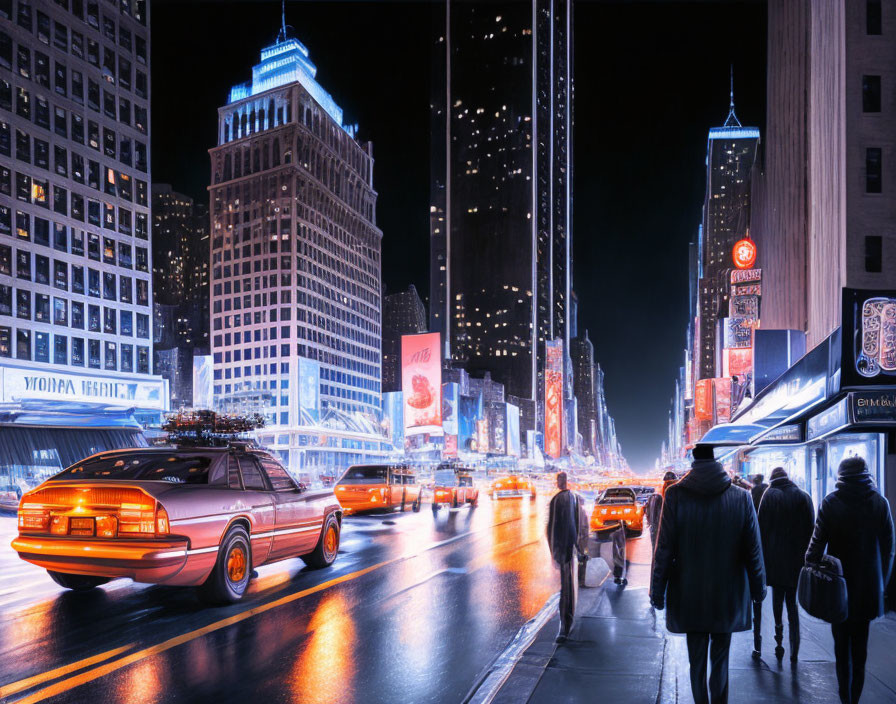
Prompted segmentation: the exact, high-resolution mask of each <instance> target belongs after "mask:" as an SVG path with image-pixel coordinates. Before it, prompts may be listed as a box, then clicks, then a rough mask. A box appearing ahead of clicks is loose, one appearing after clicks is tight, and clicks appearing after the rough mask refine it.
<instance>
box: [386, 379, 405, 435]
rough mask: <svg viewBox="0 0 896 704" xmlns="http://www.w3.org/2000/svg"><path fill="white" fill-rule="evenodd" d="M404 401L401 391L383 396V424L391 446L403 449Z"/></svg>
mask: <svg viewBox="0 0 896 704" xmlns="http://www.w3.org/2000/svg"><path fill="white" fill-rule="evenodd" d="M403 404H404V400H403V396H402V393H401V391H387V392H386V393H384V394H383V423H384V424H385V427H386V434H387V436H388V437H389V438H390V439H391V440H392V444H393V445H394V446H395V447H396V448H398V449H401V448H403V447H404V405H403Z"/></svg>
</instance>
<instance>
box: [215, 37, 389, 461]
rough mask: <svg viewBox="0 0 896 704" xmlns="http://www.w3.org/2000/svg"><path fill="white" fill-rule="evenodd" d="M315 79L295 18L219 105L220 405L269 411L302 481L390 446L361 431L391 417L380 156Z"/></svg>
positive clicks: (272, 434) (273, 434) (273, 433)
mask: <svg viewBox="0 0 896 704" xmlns="http://www.w3.org/2000/svg"><path fill="white" fill-rule="evenodd" d="M315 73H316V68H315V66H314V64H313V63H312V62H311V60H310V58H309V54H308V50H307V49H306V48H305V46H304V45H303V44H302V43H301V42H300V41H298V39H295V38H293V37H292V36H290V35H289V34H288V33H287V31H286V27H285V22H284V27H283V29H282V30H281V32H280V34H279V36H278V37H277V40H276V41H275V43H273V44H272V45H271V46H268V47H266V48H264V49H262V51H261V61H260V63H258V64H257V65H256V66H255V67H254V68H253V69H252V80H251V81H249V82H247V83H243V84H240V85H236V86H234V87H233V88H232V89H231V91H230V96H229V99H228V101H227V103H226V104H225V105H224V106H223V107H221V108H219V110H218V145H217V146H215V147H213V148H212V149H211V150H209V153H210V155H211V183H212V185H211V186H210V189H209V190H210V210H211V214H210V223H211V251H210V254H211V289H212V295H211V306H212V311H211V317H212V330H211V337H212V342H211V348H212V355H213V363H214V389H213V391H214V398H215V405H216V407H217V408H218V409H219V410H222V411H228V412H246V411H257V412H260V413H262V414H263V415H264V417H265V419H266V427H265V429H264V434H265V437H269V438H271V439H272V443H273V444H272V449H274V450H275V451H277V452H279V453H280V454H281V456H282V457H283V458H284V460H285V461H287V462H288V466H289V468H290V470H291V471H293V472H296V473H300V472H302V471H305V470H308V469H309V468H313V467H318V466H323V465H325V464H327V463H329V468H330V469H331V470H332V468H333V467H345V466H348V464H350V463H352V462H358V461H362V460H363V459H365V458H366V457H369V456H370V455H369V454H368V453H369V452H380V451H381V450H382V449H383V448H382V441H383V436H382V435H380V434H378V432H377V433H373V434H367V435H365V434H364V432H362V430H363V429H365V428H367V429H369V428H375V429H378V428H379V420H380V412H381V388H380V378H381V368H382V367H381V360H380V354H381V320H380V311H381V298H380V296H381V284H380V279H381V277H380V245H381V239H382V233H381V232H380V230H379V229H378V228H377V226H376V222H375V215H374V212H375V206H376V192H375V191H374V190H373V152H372V146H371V145H370V144H369V143H363V142H360V141H358V140H357V139H356V138H355V127H354V126H352V125H348V124H346V123H345V122H344V121H343V115H342V110H341V108H340V107H339V106H338V105H337V104H336V103H335V101H334V100H333V99H332V98H331V97H330V95H329V94H328V93H327V92H326V91H325V90H324V89H323V88H322V87H321V85H320V84H319V83H318V82H317V81H316V80H315V78H314V76H315ZM328 419H330V420H332V425H333V428H334V432H333V433H332V434H328V433H326V432H325V429H324V430H323V431H320V427H318V426H320V425H321V424H323V425H326V422H327V420H328ZM337 426H339V427H345V428H349V427H350V428H351V432H350V434H349V435H350V436H345V437H344V438H343V439H344V442H343V441H342V440H338V438H339V437H340V436H339V435H338V433H337V432H336V431H337V430H338V428H337ZM346 432H348V431H346ZM365 432H366V431H365ZM359 436H360V439H359ZM334 439H335V443H336V444H335V446H333V444H332V443H333V442H334ZM314 448H319V449H321V451H323V450H324V449H327V448H332V449H327V452H328V453H329V454H328V455H327V457H326V458H324V459H322V455H321V454H320V453H317V452H315V450H314Z"/></svg>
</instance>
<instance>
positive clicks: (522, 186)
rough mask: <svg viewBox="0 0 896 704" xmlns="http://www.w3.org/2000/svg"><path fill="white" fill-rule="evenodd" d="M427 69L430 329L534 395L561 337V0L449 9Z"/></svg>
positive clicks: (567, 22) (565, 237)
mask: <svg viewBox="0 0 896 704" xmlns="http://www.w3.org/2000/svg"><path fill="white" fill-rule="evenodd" d="M433 73H434V78H433V96H432V101H431V118H432V156H431V164H432V166H431V168H432V176H431V178H432V183H431V187H432V189H431V190H432V192H431V198H432V202H431V207H430V214H431V233H430V234H431V262H430V271H431V276H430V282H431V290H430V329H431V330H433V331H439V332H442V333H443V339H444V341H445V356H446V358H447V359H450V360H451V361H452V362H453V363H456V364H460V365H464V366H466V367H467V368H468V369H469V370H470V372H471V373H476V374H482V373H484V372H485V371H490V372H491V373H492V374H493V375H494V377H495V379H496V380H498V381H500V382H501V383H503V384H504V385H505V386H506V388H507V391H508V393H509V394H512V395H514V396H516V397H519V398H525V399H532V400H535V398H536V397H537V395H538V393H539V388H538V387H539V383H538V379H539V373H540V371H541V368H542V367H543V356H544V343H545V341H546V340H553V339H561V340H563V342H564V349H565V350H568V349H569V340H570V310H569V308H570V296H571V281H572V262H571V247H572V230H571V223H572V196H571V184H572V149H571V135H572V4H571V2H568V1H567V0H529V1H527V2H487V3H472V2H458V1H456V0H449V2H447V3H446V4H445V7H444V12H439V14H438V16H437V18H436V20H435V50H434V60H433Z"/></svg>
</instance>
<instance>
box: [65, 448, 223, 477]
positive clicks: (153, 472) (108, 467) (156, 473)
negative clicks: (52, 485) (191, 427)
mask: <svg viewBox="0 0 896 704" xmlns="http://www.w3.org/2000/svg"><path fill="white" fill-rule="evenodd" d="M210 466H211V458H210V457H208V456H207V455H169V454H166V453H163V452H135V453H128V454H126V455H122V454H116V455H98V456H96V457H91V458H89V459H86V460H84V461H83V462H79V463H78V464H75V465H72V466H71V467H69V468H68V469H65V470H63V471H62V472H60V473H59V474H57V475H56V476H55V477H53V478H54V479H102V480H135V479H139V480H141V481H143V480H157V481H163V482H171V483H172V484H208V469H209V467H210Z"/></svg>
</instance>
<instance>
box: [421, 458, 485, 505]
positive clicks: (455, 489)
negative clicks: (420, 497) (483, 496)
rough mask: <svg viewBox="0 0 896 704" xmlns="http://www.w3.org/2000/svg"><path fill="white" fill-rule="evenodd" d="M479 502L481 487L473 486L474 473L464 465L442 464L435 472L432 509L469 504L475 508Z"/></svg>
mask: <svg viewBox="0 0 896 704" xmlns="http://www.w3.org/2000/svg"><path fill="white" fill-rule="evenodd" d="M478 502H479V489H478V488H477V487H475V486H473V474H472V473H471V472H470V470H468V469H464V468H462V467H457V468H455V467H451V466H447V467H445V466H442V467H439V468H438V469H437V470H436V472H435V477H434V481H433V488H432V510H433V512H437V511H439V509H441V508H442V506H450V507H451V508H458V507H459V506H464V505H465V504H469V505H470V506H471V507H473V508H475V507H476V505H477V504H478Z"/></svg>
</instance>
